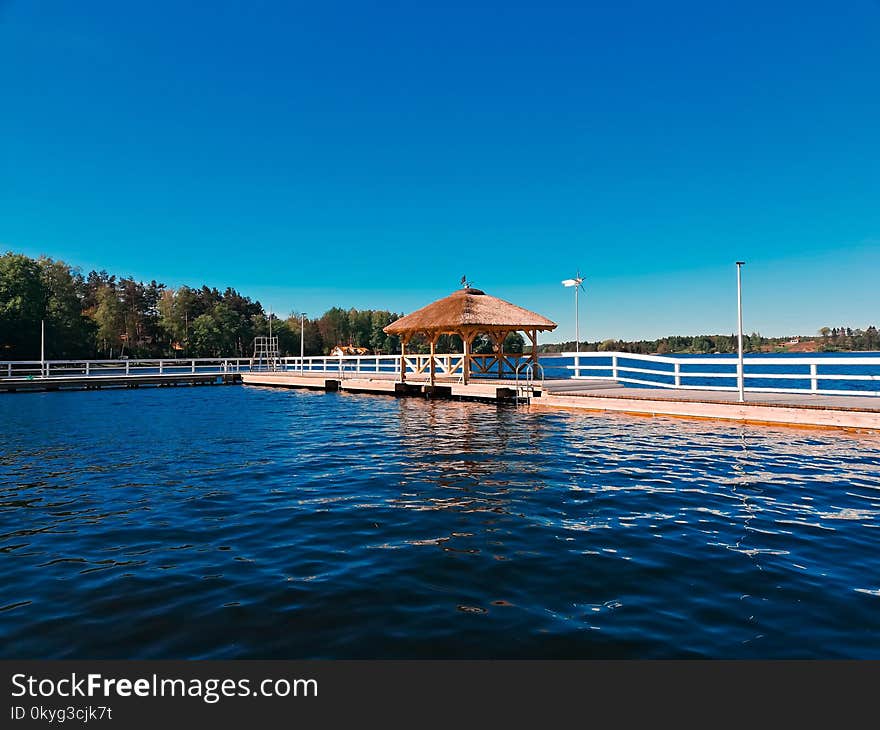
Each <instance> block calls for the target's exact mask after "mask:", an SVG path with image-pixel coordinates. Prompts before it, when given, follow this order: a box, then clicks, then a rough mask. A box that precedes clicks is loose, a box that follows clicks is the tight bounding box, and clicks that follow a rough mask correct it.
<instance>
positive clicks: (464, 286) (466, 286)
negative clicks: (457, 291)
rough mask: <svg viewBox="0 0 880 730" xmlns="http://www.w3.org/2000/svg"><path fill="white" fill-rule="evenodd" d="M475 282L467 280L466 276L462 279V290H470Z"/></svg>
mask: <svg viewBox="0 0 880 730" xmlns="http://www.w3.org/2000/svg"><path fill="white" fill-rule="evenodd" d="M472 283H473V282H470V281H468V280H467V277H466V276H462V277H461V288H462V289H470V288H471V285H472Z"/></svg>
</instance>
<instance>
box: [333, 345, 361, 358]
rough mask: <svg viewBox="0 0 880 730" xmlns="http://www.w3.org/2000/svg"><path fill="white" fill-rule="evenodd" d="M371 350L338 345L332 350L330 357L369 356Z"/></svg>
mask: <svg viewBox="0 0 880 730" xmlns="http://www.w3.org/2000/svg"><path fill="white" fill-rule="evenodd" d="M369 354H370V350H369V349H368V348H366V347H355V346H354V345H336V347H334V348H333V349H332V350H330V357H345V356H346V355H369Z"/></svg>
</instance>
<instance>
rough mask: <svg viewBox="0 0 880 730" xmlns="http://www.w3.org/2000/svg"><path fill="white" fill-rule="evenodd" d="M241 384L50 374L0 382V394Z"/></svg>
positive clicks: (231, 376)
mask: <svg viewBox="0 0 880 730" xmlns="http://www.w3.org/2000/svg"><path fill="white" fill-rule="evenodd" d="M240 381H241V378H240V375H239V374H238V373H162V374H160V373H148V374H136V375H124V374H118V375H70V376H68V375H53V376H51V377H49V378H40V377H24V378H2V379H0V393H16V392H25V391H40V390H42V391H47V390H102V389H104V388H140V387H141V386H154V387H162V386H175V385H231V384H232V383H238V382H240Z"/></svg>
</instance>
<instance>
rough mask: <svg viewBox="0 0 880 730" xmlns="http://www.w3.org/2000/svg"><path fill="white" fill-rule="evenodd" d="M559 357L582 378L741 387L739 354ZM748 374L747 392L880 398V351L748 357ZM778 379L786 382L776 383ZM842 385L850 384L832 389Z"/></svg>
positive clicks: (727, 388)
mask: <svg viewBox="0 0 880 730" xmlns="http://www.w3.org/2000/svg"><path fill="white" fill-rule="evenodd" d="M556 357H560V358H569V359H571V361H572V363H573V364H571V365H566V366H565V367H566V368H567V369H568V370H570V371H571V373H572V377H573V378H576V379H579V380H596V379H602V380H605V379H609V378H610V379H612V380H616V381H618V382H620V383H628V384H631V385H640V386H648V387H655V388H680V389H683V390H719V391H735V390H738V387H739V386H738V373H737V363H738V360H737V358H736V357H735V356H725V355H720V356H719V355H714V356H711V355H710V356H706V357H675V356H669V355H634V354H630V353H626V352H582V353H580V354H577V355H576V354H575V353H573V352H565V353H560V354H559V355H557V356H556ZM543 359H544V358H543V357H542V360H543ZM842 371H848V372H842ZM645 376H650V377H645ZM743 377H744V384H745V389H746V391H750V392H756V393H760V392H766V393H812V394H815V395H874V396H880V354H877V353H874V354H871V355H863V356H857V355H854V356H849V355H846V356H841V357H828V356H824V357H823V356H822V355H816V356H809V357H791V356H785V355H782V356H776V357H774V356H772V355H767V356H763V355H759V356H748V357H746V358H745V359H744V374H743ZM774 381H783V383H782V384H779V385H775V384H774ZM785 383H791V385H786V384H785ZM801 383H803V385H800V384H801ZM795 384H797V385H795ZM836 384H840V386H846V385H850V387H829V386H834V385H836Z"/></svg>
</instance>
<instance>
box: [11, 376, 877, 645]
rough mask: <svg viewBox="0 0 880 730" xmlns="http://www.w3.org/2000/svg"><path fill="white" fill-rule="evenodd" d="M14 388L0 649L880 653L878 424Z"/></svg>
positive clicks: (369, 399)
mask: <svg viewBox="0 0 880 730" xmlns="http://www.w3.org/2000/svg"><path fill="white" fill-rule="evenodd" d="M13 402H14V403H15V404H18V403H21V402H22V400H21V399H0V417H2V422H3V424H4V428H3V429H2V432H0V586H2V588H0V639H2V646H3V650H2V654H3V656H4V657H6V658H10V657H34V658H44V657H45V658H48V657H55V658H64V657H81V658H99V657H104V658H110V657H120V658H125V657H131V658H174V657H188V658H227V657H230V658H232V657H240V658H243V657H287V658H300V657H584V658H588V657H735V658H739V657H743V658H747V657H877V656H880V640H878V638H877V637H878V636H880V633H878V629H880V619H878V618H877V615H878V614H877V607H878V603H877V601H878V600H880V583H878V579H877V575H880V558H878V555H877V552H876V549H875V547H874V546H875V544H876V535H877V532H876V530H877V527H878V525H880V522H878V515H880V439H876V438H872V437H871V438H851V437H849V436H846V435H843V434H838V433H825V432H819V431H810V432H803V431H797V430H786V429H769V428H768V429H761V428H756V427H750V426H734V425H724V424H714V423H702V422H687V421H672V420H664V419H643V418H632V417H627V416H605V415H595V414H579V413H568V412H558V413H556V412H550V413H548V412H535V411H531V412H530V411H528V410H527V409H515V408H513V407H507V406H494V405H493V406H490V405H481V404H472V403H458V402H453V401H423V400H420V399H415V398H411V399H399V400H398V399H394V398H387V397H381V396H378V397H376V396H356V395H350V394H342V393H336V394H333V393H328V394H324V393H305V392H296V391H276V390H270V389H261V388H250V387H242V388H223V389H193V390H185V391H172V390H170V389H169V390H164V389H161V390H152V391H148V390H142V391H136V392H125V393H118V392H117V393H113V392H110V391H107V392H97V393H54V394H45V395H33V396H28V405H29V407H28V408H26V409H24V408H18V407H13Z"/></svg>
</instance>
